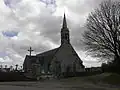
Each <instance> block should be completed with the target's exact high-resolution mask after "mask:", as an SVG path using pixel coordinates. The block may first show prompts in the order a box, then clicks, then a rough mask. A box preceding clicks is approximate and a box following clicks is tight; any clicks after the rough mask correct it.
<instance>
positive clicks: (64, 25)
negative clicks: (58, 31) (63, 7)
mask: <svg viewBox="0 0 120 90" xmlns="http://www.w3.org/2000/svg"><path fill="white" fill-rule="evenodd" d="M62 28H67V22H66V16H65V13H64V18H63V26H62Z"/></svg>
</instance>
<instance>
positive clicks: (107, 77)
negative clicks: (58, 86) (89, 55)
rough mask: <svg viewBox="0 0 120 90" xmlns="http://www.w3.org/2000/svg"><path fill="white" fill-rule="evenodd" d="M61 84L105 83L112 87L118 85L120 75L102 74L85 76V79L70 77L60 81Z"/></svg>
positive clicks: (119, 83)
mask: <svg viewBox="0 0 120 90" xmlns="http://www.w3.org/2000/svg"><path fill="white" fill-rule="evenodd" d="M60 81H62V82H69V83H71V82H74V83H75V82H78V83H79V82H82V81H85V82H91V83H95V84H97V83H103V84H104V83H105V84H112V85H120V75H118V74H115V73H103V74H99V75H94V76H86V77H72V78H67V79H63V80H60Z"/></svg>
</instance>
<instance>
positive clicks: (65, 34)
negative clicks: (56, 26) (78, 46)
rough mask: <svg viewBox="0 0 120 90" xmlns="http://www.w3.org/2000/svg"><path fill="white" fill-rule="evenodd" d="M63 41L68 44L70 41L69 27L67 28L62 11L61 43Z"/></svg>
mask: <svg viewBox="0 0 120 90" xmlns="http://www.w3.org/2000/svg"><path fill="white" fill-rule="evenodd" d="M64 43H68V44H69V43H70V38H69V29H68V28H67V22H66V16H65V13H64V18H63V25H62V29H61V45H62V44H64Z"/></svg>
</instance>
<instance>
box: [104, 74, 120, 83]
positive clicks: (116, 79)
mask: <svg viewBox="0 0 120 90" xmlns="http://www.w3.org/2000/svg"><path fill="white" fill-rule="evenodd" d="M102 81H103V82H105V83H108V84H113V85H120V75H118V74H115V73H112V74H110V75H109V76H107V77H104V78H103V80H102Z"/></svg>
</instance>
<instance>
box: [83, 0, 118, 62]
mask: <svg viewBox="0 0 120 90" xmlns="http://www.w3.org/2000/svg"><path fill="white" fill-rule="evenodd" d="M86 26H87V30H86V31H85V32H84V34H83V38H84V44H85V49H86V50H87V51H88V53H89V54H90V55H91V56H93V57H97V58H100V59H101V60H103V58H104V60H109V61H110V60H114V61H117V63H118V62H120V60H119V59H120V31H119V29H120V28H119V26H120V2H119V1H111V0H109V1H104V2H102V3H101V4H100V6H99V8H97V9H95V10H94V11H93V12H91V13H90V14H89V16H88V19H87V24H86Z"/></svg>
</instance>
